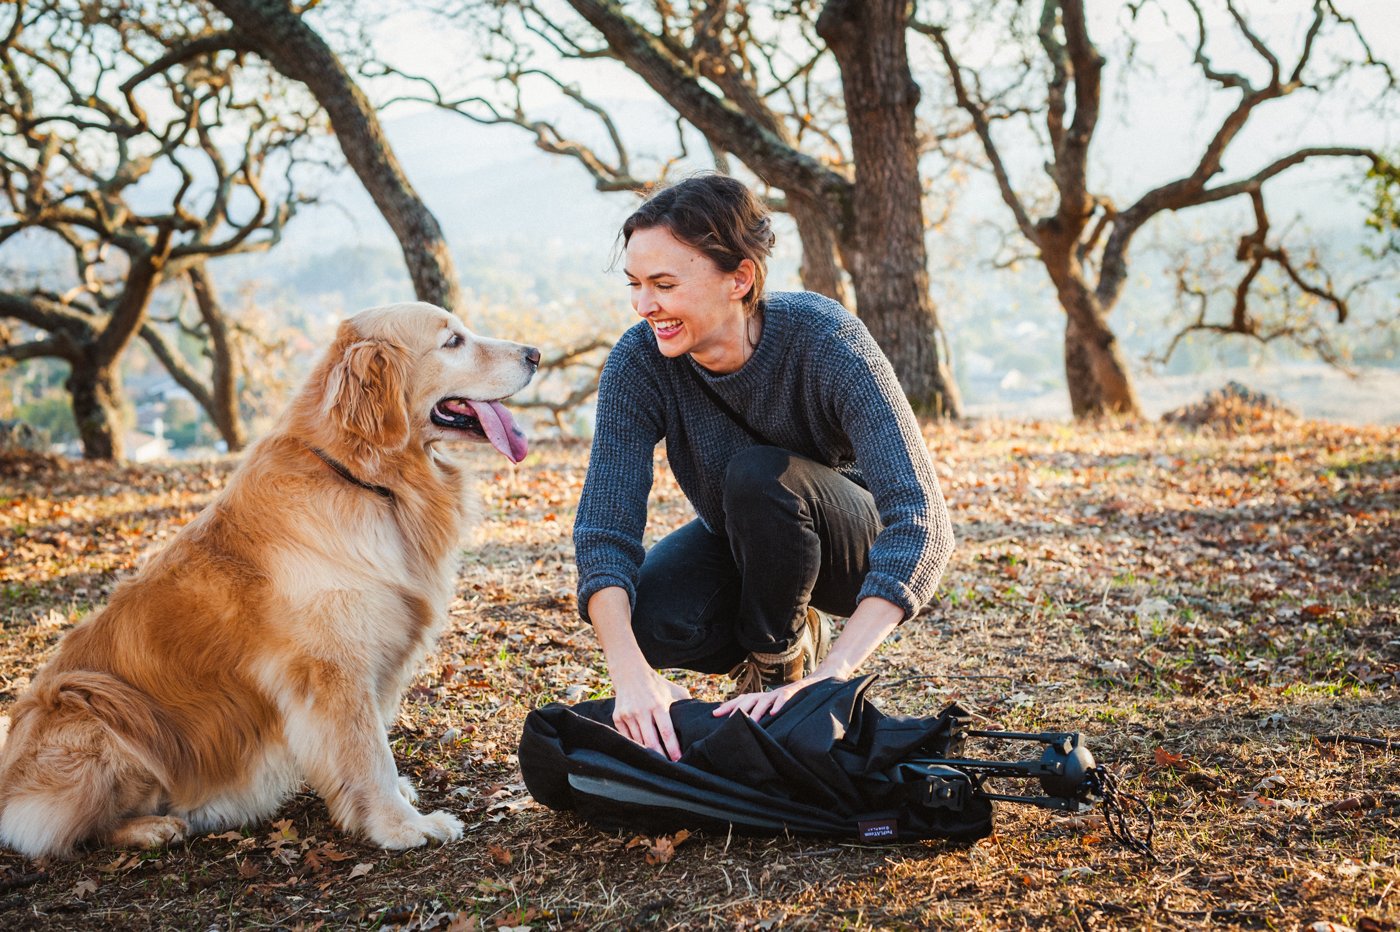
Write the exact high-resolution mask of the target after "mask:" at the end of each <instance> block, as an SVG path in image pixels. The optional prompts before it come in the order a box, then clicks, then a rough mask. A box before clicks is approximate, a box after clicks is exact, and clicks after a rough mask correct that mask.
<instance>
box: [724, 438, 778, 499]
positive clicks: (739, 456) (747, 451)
mask: <svg viewBox="0 0 1400 932" xmlns="http://www.w3.org/2000/svg"><path fill="white" fill-rule="evenodd" d="M791 463H792V454H791V453H789V452H788V451H787V450H783V449H780V448H778V447H766V446H756V447H745V448H744V449H743V450H740V451H739V452H738V453H736V454H734V457H733V458H732V459H730V461H729V466H728V467H727V468H726V469H725V472H724V505H725V511H726V512H727V513H728V514H731V515H734V514H741V513H743V509H744V508H745V507H746V506H752V505H756V504H758V503H761V502H765V501H771V500H772V493H773V491H774V490H775V489H780V488H782V487H783V483H782V479H783V475H784V474H785V473H786V472H787V471H788V468H789V466H790V465H791Z"/></svg>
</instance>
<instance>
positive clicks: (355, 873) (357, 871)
mask: <svg viewBox="0 0 1400 932" xmlns="http://www.w3.org/2000/svg"><path fill="white" fill-rule="evenodd" d="M372 870H374V865H373V864H371V863H369V862H368V861H365V862H364V863H362V864H356V865H355V866H354V867H352V868H351V869H350V879H351V880H354V879H355V878H356V877H363V876H364V875H365V874H368V873H369V872H370V871H372Z"/></svg>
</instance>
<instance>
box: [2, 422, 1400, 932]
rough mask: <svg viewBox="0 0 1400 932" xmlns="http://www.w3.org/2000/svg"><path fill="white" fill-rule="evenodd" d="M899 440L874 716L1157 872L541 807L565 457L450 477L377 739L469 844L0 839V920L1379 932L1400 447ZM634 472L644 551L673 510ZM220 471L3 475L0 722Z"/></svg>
mask: <svg viewBox="0 0 1400 932" xmlns="http://www.w3.org/2000/svg"><path fill="white" fill-rule="evenodd" d="M927 439H928V442H929V446H930V448H931V449H932V451H933V453H934V456H935V459H936V460H937V462H938V469H939V474H940V477H941V479H942V482H943V488H944V491H945V493H946V494H947V496H948V499H949V502H950V504H951V507H952V509H953V513H954V523H955V526H956V529H957V532H958V537H959V544H958V549H957V552H956V554H955V556H954V558H953V562H952V565H951V567H950V569H949V571H948V573H947V575H946V577H945V578H944V581H943V585H942V587H941V589H940V593H939V596H938V598H937V599H936V600H935V602H934V603H933V604H932V605H930V606H929V607H928V609H927V610H925V611H924V612H923V613H922V614H921V615H920V616H919V617H917V618H915V619H912V620H911V621H910V622H908V623H907V624H906V625H904V626H903V627H902V628H901V629H900V630H899V631H898V632H897V634H896V636H895V637H894V638H893V639H891V641H890V642H889V643H887V644H886V645H884V646H883V647H882V648H881V650H880V651H879V652H878V653H877V654H876V656H875V657H874V658H872V661H871V663H870V665H869V669H870V670H871V671H872V672H876V673H879V674H880V675H881V683H882V685H878V686H877V690H876V693H875V695H876V699H877V702H878V703H879V704H880V705H881V707H882V708H884V709H885V710H887V711H890V712H896V713H901V714H931V713H933V712H936V711H937V710H938V709H940V708H942V707H943V706H944V705H945V704H946V703H947V702H948V701H949V700H951V699H957V700H958V701H960V702H962V703H964V704H965V705H967V706H969V707H971V708H973V709H974V710H975V711H976V712H977V714H978V715H979V716H980V721H982V722H983V723H985V724H986V725H987V726H995V727H1001V728H1006V729H1015V730H1039V729H1055V730H1061V729H1062V730H1073V731H1080V732H1082V733H1083V734H1084V735H1085V739H1086V742H1087V744H1088V746H1089V747H1090V748H1091V749H1092V750H1093V752H1094V754H1095V755H1096V756H1097V757H1098V758H1099V759H1100V761H1103V762H1108V763H1110V764H1111V765H1112V767H1113V768H1114V770H1115V772H1116V773H1117V775H1118V777H1119V779H1120V780H1121V782H1122V784H1123V786H1124V788H1125V789H1128V790H1130V791H1131V792H1133V793H1137V794H1140V795H1142V796H1144V797H1145V798H1147V799H1148V800H1149V801H1150V803H1151V805H1152V806H1153V808H1154V809H1155V811H1156V816H1157V825H1156V837H1155V849H1156V853H1157V857H1158V862H1157V863H1153V862H1151V861H1149V860H1148V859H1146V858H1144V857H1142V856H1140V855H1139V854H1136V853H1133V852H1131V851H1128V850H1125V849H1124V848H1122V847H1121V846H1119V845H1117V844H1116V843H1114V842H1113V840H1112V839H1111V838H1109V837H1108V834H1107V832H1106V831H1105V827H1104V824H1103V821H1102V819H1101V818H1100V817H1098V816H1096V815H1089V816H1087V817H1084V816H1080V817H1070V816H1064V815H1057V814H1053V813H1049V812H1045V811H1042V810H1036V809H1029V808H1027V807H1023V806H1016V805H1011V804H1000V805H999V808H998V811H997V828H996V832H995V834H994V835H993V836H992V837H991V838H988V839H985V840H983V841H981V842H979V843H976V844H974V845H971V846H966V847H957V846H952V845H949V844H946V843H940V842H925V843H917V844H902V845H889V846H870V845H862V844H859V843H857V842H856V840H854V839H849V838H796V837H794V838H777V839H748V838H742V837H738V836H733V837H731V836H727V835H707V834H703V833H696V834H691V835H689V836H688V837H687V836H683V835H677V836H673V837H666V836H663V837H638V836H634V835H630V834H626V833H623V834H611V833H605V832H600V831H597V830H595V829H593V828H591V827H589V826H588V825H586V824H583V823H581V822H580V821H578V820H577V819H575V818H574V817H572V816H570V815H568V814H560V813H554V812H551V811H549V810H546V809H544V808H542V807H540V806H538V805H537V804H535V803H534V802H533V800H531V799H530V798H529V795H528V794H527V793H526V792H525V790H524V787H523V784H522V783H521V779H520V774H519V769H518V766H517V763H516V759H515V755H514V751H515V746H516V742H517V740H518V736H519V733H520V728H521V723H522V721H523V719H524V717H525V715H526V713H527V712H528V711H529V710H530V709H532V708H534V707H536V706H538V705H540V704H542V703H545V702H549V701H552V700H556V699H561V700H568V701H577V700H579V699H583V698H589V697H594V696H600V695H607V694H608V693H609V684H608V680H607V673H606V670H605V668H604V666H603V663H602V656H601V654H600V652H599V651H598V649H597V646H596V642H595V640H594V637H593V634H592V632H591V630H589V629H588V628H587V627H586V626H585V625H584V624H583V623H582V622H580V621H579V619H578V617H577V614H576V611H575V602H574V595H573V587H574V576H573V567H572V559H571V557H572V548H571V545H570V542H569V531H570V527H571V524H572V517H573V512H574V508H575V505H576V502H577V499H578V495H579V490H580V488H581V485H582V481H583V472H584V468H585V465H586V461H587V449H586V448H585V447H583V446H580V445H569V444H540V445H537V447H536V449H535V450H534V452H532V454H531V455H530V457H529V458H528V459H527V460H526V461H525V463H523V464H522V465H520V466H519V467H511V466H510V465H509V464H506V463H505V461H504V460H501V459H500V458H499V457H496V456H494V455H488V454H487V453H486V452H483V451H475V450H474V451H473V452H472V453H471V454H470V459H471V460H472V462H473V463H474V464H475V466H476V468H477V469H478V470H479V473H480V475H481V479H482V482H481V491H482V495H483V498H484V502H485V505H486V512H487V515H488V518H487V521H486V522H485V524H484V525H483V527H482V528H481V530H480V532H479V534H478V536H477V540H475V541H474V542H473V543H472V544H471V546H470V547H469V548H468V550H467V551H466V553H465V556H464V561H463V568H462V572H461V577H460V580H461V581H460V588H459V598H458V599H457V601H456V602H455V604H454V606H453V608H452V612H451V616H452V617H451V619H450V625H449V628H448V631H447V633H446V635H445V636H444V638H443V640H442V641H441V643H440V646H439V649H438V650H437V651H436V653H435V654H434V655H433V657H432V658H431V660H430V662H429V664H428V666H427V668H426V669H425V670H424V671H423V673H422V675H421V676H420V677H419V678H418V679H417V681H416V682H415V684H414V685H413V687H412V688H411V690H410V692H409V694H408V696H407V697H406V699H405V702H404V705H403V711H402V714H401V716H400V719H399V721H398V723H397V725H396V727H395V728H394V730H393V732H392V735H391V737H392V740H393V745H394V750H395V753H396V756H397V758H398V761H399V766H400V769H401V770H402V772H404V773H407V774H409V775H411V776H412V778H413V779H414V780H415V782H416V783H417V785H418V786H419V787H420V790H421V792H422V797H423V803H424V804H425V805H426V806H428V807H432V808H442V809H447V810H450V811H452V812H454V813H456V814H457V815H458V816H460V817H461V818H462V819H463V821H464V822H465V823H466V824H467V826H468V830H467V834H466V837H465V838H464V839H463V840H462V841H460V842H457V843H455V844H451V845H447V846H444V847H436V848H428V849H421V850H415V851H410V852H407V853H398V854H390V853H384V852H380V851H378V850H377V849H373V848H369V847H366V846H365V845H363V844H361V843H359V842H358V841H356V840H355V839H354V838H351V837H347V836H346V835H344V834H343V833H341V832H339V831H337V830H336V829H335V828H334V827H333V826H332V825H331V824H330V823H329V821H328V819H327V816H326V811H325V807H324V806H323V805H322V804H321V802H320V801H319V800H318V799H317V798H315V796H314V795H312V794H311V793H309V792H304V793H302V794H299V795H297V796H296V797H295V798H293V799H292V800H291V801H290V802H289V803H288V804H287V806H286V807H285V808H284V810H283V811H282V813H281V814H280V817H279V819H278V820H277V821H275V822H273V823H272V824H265V825H250V826H247V827H245V828H244V829H243V830H242V831H235V832H228V833H223V834H218V835H206V836H200V837H195V838H192V839H190V840H189V841H187V842H184V843H181V844H179V845H177V846H174V847H172V848H171V849H169V850H164V851H154V852H144V853H135V852H122V851H116V850H92V851H87V852H85V853H83V854H82V855H81V856H80V857H78V858H77V859H75V860H73V861H69V862H57V863H34V862H30V861H26V860H24V859H23V858H20V857H19V856H17V855H14V854H10V853H4V852H0V927H3V928H6V929H29V928H36V929H37V928H42V929H93V928H116V929H127V928H131V929H200V930H205V929H214V928H217V929H221V930H230V929H263V928H304V929H315V928H327V929H339V928H382V929H388V928H394V929H453V930H465V929H491V930H497V929H501V928H507V929H522V928H526V929H546V928H567V929H614V928H648V929H690V928H716V929H775V928H786V929H832V928H847V929H916V928H958V929H963V928H968V929H1009V928H1010V929H1014V928H1022V927H1034V928H1044V927H1048V928H1064V929H1104V928H1134V929H1136V928H1191V929H1195V928H1203V927H1212V926H1232V927H1245V928H1268V929H1274V928H1278V929H1297V928H1307V929H1316V930H1327V929H1341V928H1343V927H1349V928H1351V929H1356V930H1367V932H1379V930H1395V929H1396V928H1397V925H1398V924H1400V889H1397V888H1398V887H1400V742H1397V744H1396V746H1394V747H1386V746H1384V743H1385V739H1400V702H1397V697H1400V625H1397V620H1398V618H1397V616H1400V577H1397V569H1398V568H1400V528H1397V524H1396V519H1397V512H1400V428H1397V427H1343V426H1336V425H1327V424H1321V423H1313V422H1295V421H1292V420H1291V419H1286V418H1284V419H1278V420H1270V419H1267V418H1266V419H1263V420H1258V421H1254V422H1249V423H1241V424H1236V425H1234V426H1230V425H1227V424H1226V425H1217V426H1215V427H1211V428H1206V429H1193V428H1191V427H1187V426H1162V425H1157V424H1148V423H1136V424H1122V425H1115V426H1108V427H1105V428H1102V429H1092V428H1081V427H1073V426H1068V425H1065V424H1059V423H1020V424H1018V423H1008V422H996V421H989V422H979V423H970V424H964V425H958V426H930V427H928V428H927ZM658 462H659V470H658V482H657V488H656V492H655V494H654V507H653V520H652V523H651V526H650V528H649V533H650V534H651V535H653V536H657V535H660V534H662V533H664V532H666V531H667V530H669V529H671V528H673V527H675V526H677V525H678V524H680V523H681V522H682V521H684V520H686V519H687V518H688V517H689V512H688V508H687V506H686V505H685V503H684V501H683V500H682V498H681V496H680V494H679V492H678V490H677V489H676V487H675V484H674V482H673V481H671V479H670V477H669V475H668V474H667V472H666V470H665V467H664V462H661V460H660V458H659V459H658ZM231 468H232V464H230V463H228V462H218V463H202V464H180V465H164V466H143V467H130V468H112V467H101V466H96V465H88V464H75V463H58V462H55V461H48V460H34V459H7V460H2V461H0V561H3V563H2V565H0V714H3V712H4V709H5V707H7V706H8V705H9V704H10V703H11V702H12V701H13V700H14V698H15V697H16V696H17V695H18V694H19V693H20V692H21V691H22V690H23V689H24V687H25V684H26V683H27V681H28V678H29V675H30V673H31V672H32V671H33V670H34V669H35V668H36V667H37V666H38V665H39V664H41V663H42V662H43V660H44V658H45V657H46V656H47V655H48V654H49V653H50V652H51V651H52V650H53V648H54V646H55V645H56V643H57V641H58V639H59V637H60V636H61V635H62V633H63V632H64V631H65V630H66V629H68V628H69V627H71V626H72V625H73V624H74V623H76V622H78V621H80V620H81V619H82V617H83V616H84V615H85V614H86V613H88V612H90V611H91V610H92V609H93V607H94V606H96V605H99V604H101V602H102V600H103V599H104V598H105V597H106V595H107V593H109V592H110V589H111V587H112V584H113V582H114V580H115V579H116V578H118V577H119V575H120V574H121V573H123V572H125V571H127V570H129V569H130V568H131V567H132V566H133V565H134V563H135V561H136V560H137V558H138V556H139V555H140V554H141V553H142V552H143V551H144V550H146V549H147V548H149V547H151V546H159V545H160V544H161V543H162V542H163V541H165V540H168V539H169V537H170V536H171V535H173V534H174V533H175V532H176V531H177V530H178V528H179V527H180V526H182V525H183V524H185V523H186V522H188V521H189V520H190V519H191V518H192V517H193V515H194V514H195V513H196V512H197V511H198V509H199V508H200V507H202V506H203V505H204V504H205V503H206V502H207V501H208V500H209V499H210V498H211V496H212V495H214V494H215V493H216V491H217V490H218V489H219V488H220V487H221V486H222V485H223V483H224V482H225V481H226V478H227V476H228V474H229V472H230V470H231ZM681 679H682V681H683V682H685V683H686V684H687V685H689V686H690V687H691V688H692V689H693V691H694V692H695V694H696V695H699V696H702V697H705V698H719V697H720V696H721V695H722V694H723V692H724V683H723V681H722V680H720V679H719V678H706V677H700V676H694V675H684V676H682V677H681ZM1357 739H1363V740H1357ZM1005 788H1006V789H1014V787H1013V786H1010V785H1007V786H1005Z"/></svg>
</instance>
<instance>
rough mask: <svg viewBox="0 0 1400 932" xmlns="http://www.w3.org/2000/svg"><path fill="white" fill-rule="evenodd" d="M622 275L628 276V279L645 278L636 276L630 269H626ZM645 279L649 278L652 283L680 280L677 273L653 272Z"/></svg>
mask: <svg viewBox="0 0 1400 932" xmlns="http://www.w3.org/2000/svg"><path fill="white" fill-rule="evenodd" d="M622 274H623V275H626V276H627V277H628V278H642V277H643V276H641V275H634V274H633V273H632V271H631V270H630V269H625V268H624V269H623V270H622ZM645 277H646V278H648V279H650V280H651V281H656V280H657V279H658V278H679V276H678V275H676V273H675V272H653V273H651V274H650V275H647V276H645Z"/></svg>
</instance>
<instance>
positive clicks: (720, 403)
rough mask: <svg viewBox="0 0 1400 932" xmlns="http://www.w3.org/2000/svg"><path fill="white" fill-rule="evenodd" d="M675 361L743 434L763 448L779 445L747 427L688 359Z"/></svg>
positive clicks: (746, 422) (742, 417)
mask: <svg viewBox="0 0 1400 932" xmlns="http://www.w3.org/2000/svg"><path fill="white" fill-rule="evenodd" d="M677 361H678V362H679V363H680V365H681V368H682V369H684V370H685V371H686V372H689V373H690V377H691V378H692V379H694V380H695V384H696V385H699V386H700V390H701V391H702V392H704V393H705V394H706V395H709V396H710V400H711V401H713V402H714V403H715V407H717V408H719V409H720V410H721V411H723V412H724V413H725V414H727V415H729V419H730V420H731V421H733V422H734V423H735V424H738V425H739V426H740V427H742V428H744V433H746V434H748V435H749V436H750V437H752V438H753V439H754V441H755V442H756V443H759V444H762V445H763V446H765V447H776V446H778V445H779V444H776V443H774V442H773V441H771V440H769V439H768V438H767V437H765V436H763V435H762V434H760V433H759V432H758V431H756V430H754V429H753V428H752V427H751V426H749V422H748V421H746V420H744V416H743V415H742V414H740V413H739V412H738V411H735V410H734V409H733V408H732V407H730V405H729V402H727V401H725V400H724V399H723V398H721V397H720V395H719V392H717V391H715V390H714V387H713V386H711V385H710V383H709V382H706V381H705V377H704V376H703V375H701V374H700V373H698V372H696V371H695V364H694V363H692V362H691V361H690V360H689V359H680V360H677Z"/></svg>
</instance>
